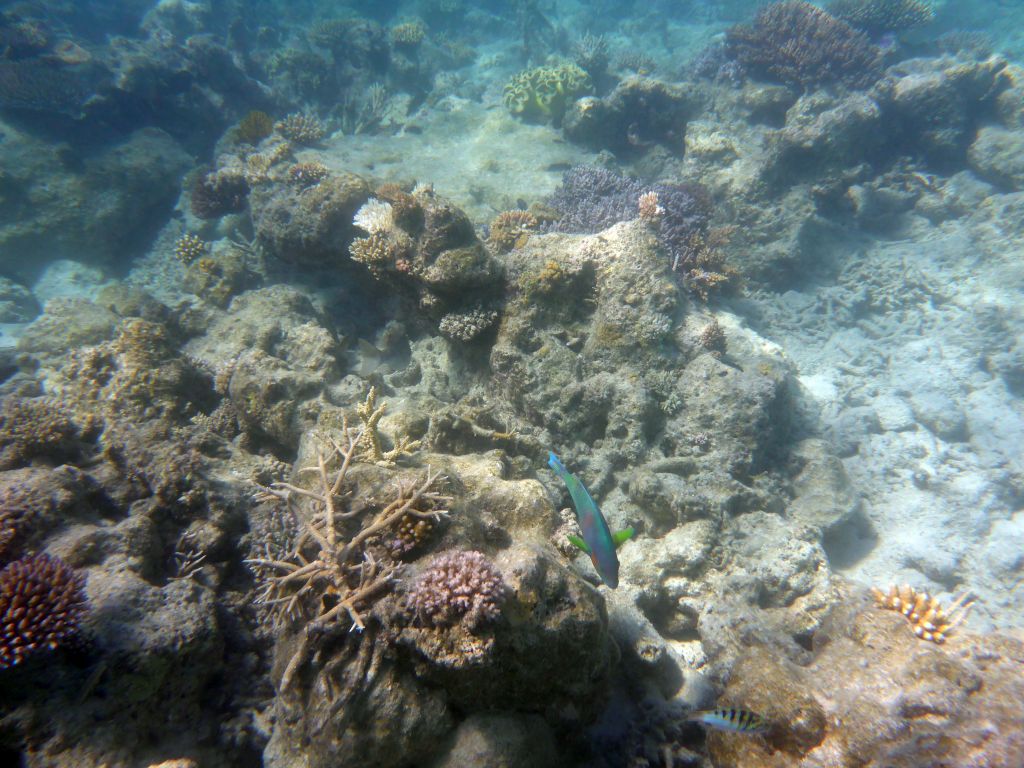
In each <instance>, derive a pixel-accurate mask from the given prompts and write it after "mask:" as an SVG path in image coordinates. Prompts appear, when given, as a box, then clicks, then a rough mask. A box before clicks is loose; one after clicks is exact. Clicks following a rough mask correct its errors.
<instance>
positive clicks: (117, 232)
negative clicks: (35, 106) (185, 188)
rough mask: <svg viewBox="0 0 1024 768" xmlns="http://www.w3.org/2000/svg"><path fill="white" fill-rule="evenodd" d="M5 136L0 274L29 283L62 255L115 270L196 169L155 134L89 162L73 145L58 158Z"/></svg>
mask: <svg viewBox="0 0 1024 768" xmlns="http://www.w3.org/2000/svg"><path fill="white" fill-rule="evenodd" d="M4 133H5V135H7V137H8V139H7V141H5V145H7V143H8V142H9V146H8V148H7V150H6V151H5V165H4V173H3V177H2V179H0V186H2V188H3V189H2V191H0V197H2V198H3V199H4V200H5V204H4V206H3V208H4V213H3V214H0V253H2V254H3V256H2V257H0V268H2V269H3V270H4V271H5V272H7V273H8V274H13V275H19V276H22V277H23V278H25V279H32V278H34V277H35V275H36V274H37V272H38V271H39V270H41V269H42V268H43V267H45V266H46V265H47V264H48V263H49V262H51V261H53V260H54V259H55V258H56V257H57V256H58V255H60V254H67V253H74V254H76V257H77V258H80V259H82V260H85V261H91V262H93V263H100V264H111V263H115V262H118V261H121V260H125V259H127V258H128V257H129V256H131V255H132V254H133V253H136V252H138V251H140V250H141V249H142V248H144V247H146V246H148V245H149V243H150V241H151V240H152V238H153V237H155V235H156V233H157V231H158V230H159V228H160V226H161V225H162V224H163V222H164V221H165V220H166V217H167V214H168V213H169V211H170V210H171V208H172V207H173V206H174V202H175V200H176V199H177V197H178V190H179V184H180V180H181V175H182V174H183V173H184V172H185V170H186V169H187V168H188V167H189V166H190V165H191V163H192V161H191V158H189V156H188V155H187V154H186V153H185V151H184V150H183V149H182V148H181V147H180V146H179V145H178V144H177V142H175V141H174V139H172V138H171V137H170V136H169V135H167V134H166V133H164V132H163V131H162V130H159V129H156V128H144V129H141V130H139V131H136V132H135V133H133V134H131V135H130V136H129V137H128V138H126V139H124V140H123V141H122V142H120V143H119V144H115V145H113V146H111V147H109V148H106V149H104V150H102V151H100V152H98V153H97V154H95V155H92V156H87V157H81V156H78V155H77V154H76V150H72V149H71V148H70V147H64V148H63V149H61V150H59V151H56V152H55V151H54V150H53V148H52V147H51V146H49V145H47V144H43V143H42V142H40V141H38V140H36V139H33V138H30V137H28V136H27V135H25V134H21V133H19V132H17V131H15V130H13V129H9V128H8V127H7V126H4ZM115 180H116V182H115Z"/></svg>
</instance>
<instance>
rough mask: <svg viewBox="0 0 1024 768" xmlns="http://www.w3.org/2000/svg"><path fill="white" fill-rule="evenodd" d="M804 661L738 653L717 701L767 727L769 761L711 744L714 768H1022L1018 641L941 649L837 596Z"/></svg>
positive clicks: (731, 742) (963, 640) (854, 597)
mask: <svg viewBox="0 0 1024 768" xmlns="http://www.w3.org/2000/svg"><path fill="white" fill-rule="evenodd" d="M751 642H752V645H754V646H756V645H757V644H758V643H757V640H756V638H751ZM813 649H814V650H813V653H812V654H811V658H810V659H809V663H806V664H803V665H796V664H792V663H790V662H789V661H787V660H785V659H782V658H780V657H779V656H778V655H777V654H774V653H772V652H771V651H769V650H766V649H764V648H757V647H752V648H748V649H747V651H746V653H745V654H744V655H743V656H742V657H741V658H740V659H739V661H738V663H737V664H736V665H735V666H734V667H733V669H732V672H731V674H730V677H729V685H728V687H727V688H726V691H725V694H724V696H723V699H722V700H723V701H725V702H728V703H732V704H736V705H739V704H740V703H742V706H744V707H750V708H751V709H754V710H756V711H758V712H760V713H761V714H763V715H765V716H766V717H767V718H768V719H769V720H771V721H772V723H773V727H772V730H771V731H769V733H768V734H767V736H766V740H767V743H768V746H769V747H770V749H767V750H766V749H765V748H764V746H763V745H762V744H758V743H756V742H755V741H753V740H750V739H727V738H722V737H719V736H715V737H709V739H708V748H709V751H710V754H711V758H712V760H713V761H714V763H715V765H719V766H723V768H734V767H735V768H739V766H743V768H767V767H769V766H771V767H772V768H776V767H778V768H783V766H785V767H786V768H801V767H803V766H811V765H820V764H821V763H822V761H823V760H824V761H826V762H828V763H829V764H842V765H886V766H892V768H917V767H918V766H922V765H933V764H934V765H939V764H943V765H977V764H984V765H988V766H993V768H1014V767H1015V766H1018V765H1020V761H1021V757H1022V755H1024V733H1022V732H1021V730H1020V728H1019V727H1017V724H1018V723H1019V722H1020V706H1019V702H1020V701H1021V700H1022V698H1024V669H1022V666H1021V659H1022V658H1024V643H1022V642H1021V641H1020V640H1019V639H1014V638H1009V637H1005V636H1000V635H995V634H993V635H987V636H974V635H969V634H967V633H964V634H960V635H958V636H955V637H953V638H951V639H950V640H949V641H948V643H947V644H946V645H944V646H941V647H937V646H934V645H930V644H922V643H921V642H920V641H919V640H918V639H917V638H915V637H914V636H913V634H912V633H910V632H908V631H907V627H906V620H905V619H904V618H903V617H902V616H898V615H897V614H896V613H894V612H891V611H880V610H878V609H876V608H874V607H866V600H865V599H863V596H861V595H859V594H852V593H851V592H849V591H847V592H846V593H845V599H844V601H843V602H841V603H839V604H838V605H836V607H835V608H834V610H833V613H832V616H831V618H830V619H829V620H828V621H827V622H826V624H825V625H824V627H823V628H822V629H820V630H819V631H818V632H816V633H815V635H814V638H813Z"/></svg>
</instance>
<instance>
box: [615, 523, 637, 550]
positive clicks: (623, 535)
mask: <svg viewBox="0 0 1024 768" xmlns="http://www.w3.org/2000/svg"><path fill="white" fill-rule="evenodd" d="M634 533H636V530H635V529H634V528H633V527H632V526H630V527H629V528H623V529H622V530H621V531H616V532H615V533H613V534H612V541H613V542H614V543H615V548H616V549H618V548H619V547H621V546H622V545H623V543H625V542H627V541H629V540H630V539H632V538H633V534H634Z"/></svg>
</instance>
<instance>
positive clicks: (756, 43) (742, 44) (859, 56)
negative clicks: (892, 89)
mask: <svg viewBox="0 0 1024 768" xmlns="http://www.w3.org/2000/svg"><path fill="white" fill-rule="evenodd" d="M726 47H727V50H728V53H729V56H730V57H731V58H733V59H735V60H737V61H739V62H740V64H742V65H743V66H744V67H745V68H746V69H748V70H749V71H750V72H751V73H753V74H755V75H761V76H767V77H770V78H773V79H776V80H781V81H782V82H784V83H791V84H794V85H799V86H802V87H804V88H810V87H814V86H818V85H821V84H824V83H829V82H837V81H838V82H842V83H845V84H846V85H849V86H851V87H861V86H866V85H869V84H870V83H872V82H874V81H875V80H876V79H877V78H878V76H879V74H880V73H881V64H880V62H881V51H880V50H879V49H878V48H877V47H876V46H874V45H872V44H871V41H870V40H869V39H868V37H867V35H865V34H864V33H863V32H858V31H857V30H855V29H853V27H851V26H850V25H849V24H847V23H846V22H845V21H842V20H841V19H837V18H836V17H835V16H833V15H831V14H830V13H828V12H826V11H823V10H821V9H820V8H818V7H816V6H814V5H811V4H810V3H807V2H804V1H803V0H787V2H781V3H772V4H771V5H768V6H765V7H764V8H762V9H761V11H760V12H759V13H758V14H757V17H756V18H755V19H754V23H753V24H752V25H749V26H748V25H744V24H740V25H737V26H735V27H733V28H731V29H730V30H729V31H728V32H727V33H726Z"/></svg>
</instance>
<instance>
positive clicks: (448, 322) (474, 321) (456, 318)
mask: <svg viewBox="0 0 1024 768" xmlns="http://www.w3.org/2000/svg"><path fill="white" fill-rule="evenodd" d="M499 317H500V314H499V312H498V311H497V310H493V309H492V310H486V309H484V308H483V307H477V308H476V309H473V310H472V311H470V312H450V313H448V314H447V315H445V316H444V317H442V318H441V322H440V323H438V326H437V329H438V330H439V331H440V332H441V334H442V335H444V336H447V337H448V338H449V339H452V340H454V341H461V342H463V343H466V342H470V341H472V340H473V339H476V338H478V337H479V336H480V335H481V334H483V333H484V332H485V331H486V330H487V329H489V328H491V327H492V326H493V325H494V324H495V323H496V322H497V321H498V318H499Z"/></svg>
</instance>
